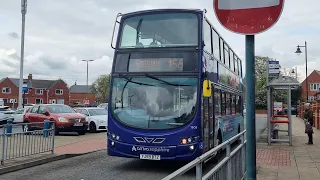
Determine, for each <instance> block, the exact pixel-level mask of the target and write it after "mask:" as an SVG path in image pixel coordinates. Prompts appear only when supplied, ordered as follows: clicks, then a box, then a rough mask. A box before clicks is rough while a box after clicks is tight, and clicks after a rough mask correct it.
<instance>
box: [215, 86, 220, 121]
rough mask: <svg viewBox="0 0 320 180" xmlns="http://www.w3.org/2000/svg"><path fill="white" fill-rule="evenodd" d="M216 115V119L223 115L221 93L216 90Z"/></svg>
mask: <svg viewBox="0 0 320 180" xmlns="http://www.w3.org/2000/svg"><path fill="white" fill-rule="evenodd" d="M214 100H215V101H214V107H215V108H214V109H215V110H214V113H215V117H217V116H220V115H221V91H220V89H216V88H215V89H214Z"/></svg>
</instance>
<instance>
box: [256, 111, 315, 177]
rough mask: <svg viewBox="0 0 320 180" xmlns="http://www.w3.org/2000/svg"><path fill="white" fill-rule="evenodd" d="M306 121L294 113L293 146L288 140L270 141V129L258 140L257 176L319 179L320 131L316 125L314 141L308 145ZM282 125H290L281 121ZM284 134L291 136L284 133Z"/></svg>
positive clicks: (283, 127) (281, 134) (285, 127)
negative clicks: (269, 143)
mask: <svg viewBox="0 0 320 180" xmlns="http://www.w3.org/2000/svg"><path fill="white" fill-rule="evenodd" d="M304 127H305V126H304V123H303V121H302V120H301V119H300V118H297V117H295V116H292V132H293V133H292V134H293V137H292V146H290V145H289V144H288V143H272V144H271V145H270V146H269V145H268V144H267V136H266V133H263V135H262V137H261V139H260V140H259V141H258V143H257V179H259V180H287V179H290V180H319V179H320V153H319V152H320V131H319V130H317V129H314V134H313V137H314V142H313V143H314V144H313V145H307V144H306V142H307V141H308V137H307V135H306V134H305V133H304ZM280 129H287V126H286V125H280ZM279 135H280V138H288V136H287V133H280V132H279Z"/></svg>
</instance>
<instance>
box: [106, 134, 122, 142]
mask: <svg viewBox="0 0 320 180" xmlns="http://www.w3.org/2000/svg"><path fill="white" fill-rule="evenodd" d="M108 136H109V138H110V139H112V140H117V141H119V140H120V136H119V135H117V134H115V133H112V132H108Z"/></svg>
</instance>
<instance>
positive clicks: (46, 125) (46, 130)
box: [43, 120, 50, 137]
mask: <svg viewBox="0 0 320 180" xmlns="http://www.w3.org/2000/svg"><path fill="white" fill-rule="evenodd" d="M43 129H44V130H43V136H44V137H48V136H49V129H50V121H49V120H44V125H43Z"/></svg>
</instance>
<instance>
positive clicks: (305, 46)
mask: <svg viewBox="0 0 320 180" xmlns="http://www.w3.org/2000/svg"><path fill="white" fill-rule="evenodd" d="M304 44H305V45H304V48H305V52H304V53H305V56H306V91H307V100H306V102H308V100H309V96H308V90H309V89H308V87H309V86H308V63H307V62H308V60H307V59H308V55H307V41H305V42H304Z"/></svg>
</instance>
